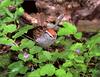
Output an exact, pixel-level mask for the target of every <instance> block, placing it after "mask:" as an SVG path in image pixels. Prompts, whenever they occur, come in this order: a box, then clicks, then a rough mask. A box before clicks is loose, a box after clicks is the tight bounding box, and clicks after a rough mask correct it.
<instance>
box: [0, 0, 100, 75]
mask: <svg viewBox="0 0 100 77" xmlns="http://www.w3.org/2000/svg"><path fill="white" fill-rule="evenodd" d="M21 3H23V0H3V1H2V2H1V3H0V16H1V17H0V45H5V46H6V45H7V46H9V52H10V54H9V53H5V54H1V55H0V68H3V69H4V70H5V69H7V70H6V71H7V72H8V74H7V77H17V75H20V74H22V75H24V76H25V77H44V76H46V77H53V76H54V77H80V74H81V75H83V76H84V77H85V76H87V75H88V74H91V75H93V77H96V76H97V75H100V73H99V71H100V68H99V67H100V64H98V63H96V62H93V63H94V64H95V67H94V68H91V67H90V66H89V63H90V62H92V61H91V59H92V58H96V59H97V61H98V59H99V57H100V33H98V34H96V35H94V36H92V37H90V38H89V39H88V38H87V39H86V42H83V40H82V39H83V38H84V37H82V32H77V28H76V27H75V25H73V24H71V23H69V22H64V24H63V27H60V28H59V30H58V33H57V34H58V37H57V39H56V42H55V44H54V45H53V46H54V47H55V48H54V47H51V50H52V51H47V50H46V49H43V48H42V47H39V46H38V45H37V44H36V43H35V41H33V40H30V39H28V38H25V37H24V36H23V35H24V34H26V33H27V32H28V31H29V30H30V29H33V28H34V27H33V26H32V25H28V24H25V25H23V26H21V25H20V24H19V18H20V16H22V15H23V13H24V9H23V8H22V7H21ZM9 6H15V7H16V9H15V11H10V10H9V9H8V7H9ZM71 36H72V37H74V39H73V38H72V37H71ZM52 48H54V49H52ZM0 49H1V50H2V49H3V48H2V47H1V48H0ZM47 49H49V48H47ZM1 50H0V51H1ZM4 50H6V48H4ZM13 53H14V54H15V53H17V61H13V60H10V59H11V58H12V57H13ZM14 58H15V57H14ZM28 63H31V64H28ZM28 71H30V72H28ZM0 74H1V72H0ZM2 75H3V74H2Z"/></svg>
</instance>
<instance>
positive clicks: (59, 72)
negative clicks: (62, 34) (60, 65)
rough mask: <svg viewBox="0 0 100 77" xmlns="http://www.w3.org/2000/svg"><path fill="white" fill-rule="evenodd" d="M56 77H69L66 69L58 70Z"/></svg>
mask: <svg viewBox="0 0 100 77" xmlns="http://www.w3.org/2000/svg"><path fill="white" fill-rule="evenodd" d="M55 75H56V76H57V77H63V76H64V77H67V74H66V71H65V70H64V69H58V70H56V72H55Z"/></svg>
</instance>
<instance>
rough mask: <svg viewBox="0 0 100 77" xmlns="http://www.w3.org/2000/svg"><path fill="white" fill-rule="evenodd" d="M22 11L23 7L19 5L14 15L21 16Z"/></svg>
mask: <svg viewBox="0 0 100 77" xmlns="http://www.w3.org/2000/svg"><path fill="white" fill-rule="evenodd" d="M23 13H24V9H23V8H22V7H20V8H17V10H16V12H15V15H16V16H22V15H23Z"/></svg>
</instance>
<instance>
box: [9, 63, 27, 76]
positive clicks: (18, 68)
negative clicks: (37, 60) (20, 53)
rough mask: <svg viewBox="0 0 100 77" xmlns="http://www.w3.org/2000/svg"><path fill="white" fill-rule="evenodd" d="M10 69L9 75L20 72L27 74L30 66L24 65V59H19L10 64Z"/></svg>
mask: <svg viewBox="0 0 100 77" xmlns="http://www.w3.org/2000/svg"><path fill="white" fill-rule="evenodd" d="M8 69H10V72H9V77H15V76H16V74H18V73H20V74H25V73H26V71H27V69H28V68H27V67H25V66H24V65H23V62H22V61H18V62H14V63H12V64H10V65H9V66H8Z"/></svg>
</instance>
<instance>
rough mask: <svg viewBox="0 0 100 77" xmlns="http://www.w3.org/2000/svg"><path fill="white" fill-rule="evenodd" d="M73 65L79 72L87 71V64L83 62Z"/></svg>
mask: <svg viewBox="0 0 100 77" xmlns="http://www.w3.org/2000/svg"><path fill="white" fill-rule="evenodd" d="M74 67H75V68H76V69H77V70H78V71H79V72H84V73H86V71H87V65H85V64H75V65H74Z"/></svg>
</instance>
